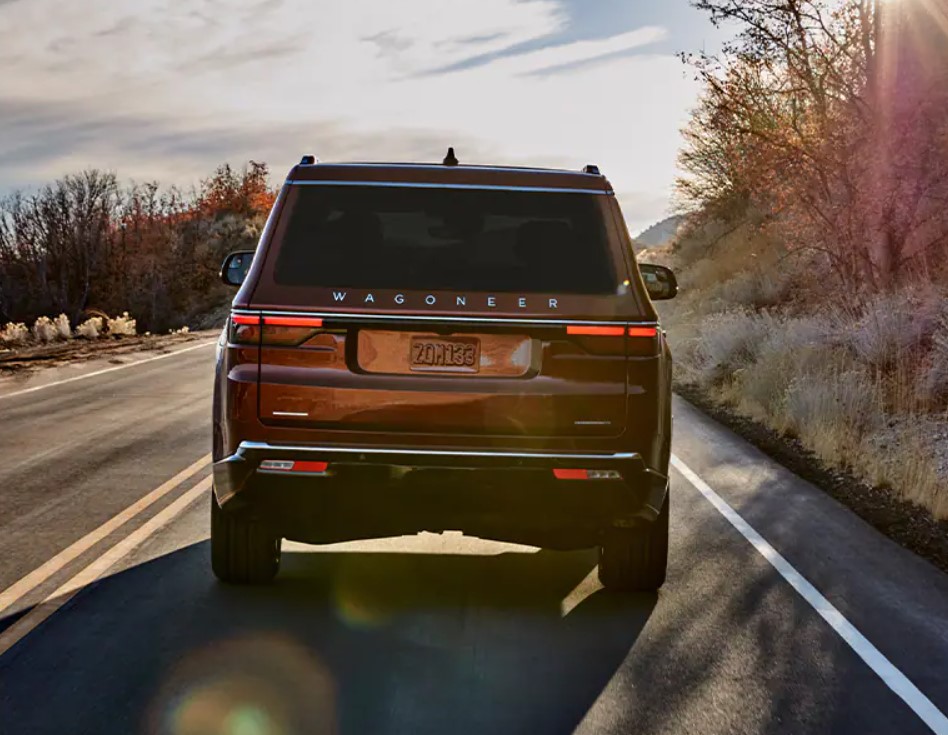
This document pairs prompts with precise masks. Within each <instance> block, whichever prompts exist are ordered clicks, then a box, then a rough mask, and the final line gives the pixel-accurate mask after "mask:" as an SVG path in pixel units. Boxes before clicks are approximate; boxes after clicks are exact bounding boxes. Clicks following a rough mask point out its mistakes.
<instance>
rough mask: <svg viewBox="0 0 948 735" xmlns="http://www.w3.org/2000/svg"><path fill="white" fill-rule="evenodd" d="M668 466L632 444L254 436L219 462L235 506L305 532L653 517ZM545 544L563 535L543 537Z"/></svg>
mask: <svg viewBox="0 0 948 735" xmlns="http://www.w3.org/2000/svg"><path fill="white" fill-rule="evenodd" d="M264 460H289V461H294V462H299V461H305V462H314V461H316V462H328V463H329V464H328V468H327V470H326V472H325V474H319V475H314V474H306V473H295V472H287V471H269V470H265V469H261V467H260V464H261V462H263V461H264ZM554 468H566V469H586V470H614V471H617V472H618V473H619V474H620V475H621V479H617V480H611V479H606V480H600V479H594V480H560V479H556V478H555V477H554V475H553V469H554ZM667 487H668V480H667V478H666V477H665V476H663V475H661V474H659V473H657V472H654V471H653V470H650V469H649V468H647V467H646V465H645V463H644V462H643V460H642V457H641V456H640V455H638V454H635V453H631V452H618V453H588V452H587V453H581V452H533V451H530V452H522V451H516V452H508V451H494V450H456V451H455V450H418V449H414V448H412V449H405V448H382V447H350V446H345V447H343V446H311V445H300V446H287V445H272V444H267V443H263V442H243V443H241V444H240V446H239V447H238V449H237V451H236V452H235V453H234V454H232V455H231V456H229V457H226V458H224V459H222V460H220V461H218V462H215V463H214V488H215V493H216V495H217V499H218V502H219V503H220V504H221V506H222V507H223V508H224V509H225V510H229V511H232V512H246V513H251V514H253V515H255V516H257V517H259V518H260V519H261V520H263V521H265V522H269V523H271V524H273V525H275V526H277V527H278V529H277V530H278V531H280V534H281V535H283V536H285V537H287V538H296V539H298V540H302V541H314V542H329V541H335V540H345V539H349V538H364V537H371V536H384V535H395V534H399V533H413V532H418V531H423V530H430V531H441V530H461V531H465V532H467V533H471V534H472V535H480V536H485V537H488V538H504V539H507V540H513V541H523V542H524V543H529V542H530V540H531V539H537V540H540V541H542V540H543V538H544V537H545V536H544V534H545V533H546V532H549V533H552V534H555V533H560V534H562V533H563V532H564V531H570V530H572V531H575V532H576V533H577V534H578V536H579V537H580V538H579V539H578V540H577V541H576V543H572V542H569V543H566V544H565V545H566V546H575V545H586V543H585V541H586V540H588V541H589V543H590V544H592V543H594V542H595V537H596V535H597V534H598V533H600V532H601V531H602V530H604V529H605V528H608V527H612V526H615V525H629V526H631V525H635V524H638V523H647V522H650V521H653V520H654V519H655V518H656V517H657V516H658V513H659V511H660V510H661V507H662V504H663V503H664V500H665V494H666V492H667ZM536 545H553V544H547V543H537V544H536Z"/></svg>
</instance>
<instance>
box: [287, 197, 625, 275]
mask: <svg viewBox="0 0 948 735" xmlns="http://www.w3.org/2000/svg"><path fill="white" fill-rule="evenodd" d="M600 198H601V196H600V195H595V194H573V193H548V192H531V191H505V190H489V189H451V188H415V187H398V186H332V185H319V186H302V185H297V186H294V187H293V191H292V193H291V195H290V198H289V199H288V201H287V206H286V209H285V210H284V214H283V217H284V218H288V220H287V221H286V223H285V227H281V229H282V231H283V238H282V241H281V242H279V243H276V246H277V249H278V254H277V261H276V268H275V275H274V278H275V281H276V282H277V283H278V284H281V285H287V286H323V287H326V286H348V287H353V288H379V289H383V288H394V289H430V290H437V289H446V290H469V291H515V292H534V293H545V292H552V293H581V294H605V293H613V292H615V290H616V285H617V280H616V274H615V272H614V269H613V266H612V260H611V257H610V253H609V244H608V239H607V233H606V228H605V226H604V222H603V217H604V213H605V212H607V211H608V210H607V209H606V208H604V207H602V206H601V202H600V201H598V200H599V199H600Z"/></svg>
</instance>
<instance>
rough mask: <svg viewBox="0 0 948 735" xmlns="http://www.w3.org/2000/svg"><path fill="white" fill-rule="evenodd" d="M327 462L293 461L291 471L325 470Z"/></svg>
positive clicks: (327, 465)
mask: <svg viewBox="0 0 948 735" xmlns="http://www.w3.org/2000/svg"><path fill="white" fill-rule="evenodd" d="M328 467H329V462H300V461H296V462H294V463H293V469H292V470H291V472H325V471H326V469H327V468H328Z"/></svg>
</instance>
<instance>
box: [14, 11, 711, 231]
mask: <svg viewBox="0 0 948 735" xmlns="http://www.w3.org/2000/svg"><path fill="white" fill-rule="evenodd" d="M721 34H722V32H721V31H718V30H716V29H715V28H713V27H712V25H711V23H710V22H709V21H708V19H707V18H706V17H705V16H704V15H703V14H702V13H700V12H699V11H697V10H695V9H693V8H691V7H690V6H689V5H688V3H687V0H397V1H396V0H0V194H2V193H9V192H10V191H12V190H14V189H27V190H28V189H30V188H31V187H36V186H38V185H41V184H43V183H45V182H48V181H51V180H53V179H55V178H57V177H59V176H61V175H63V174H66V173H70V172H75V171H79V170H81V169H83V168H87V167H95V168H101V169H108V170H114V171H115V172H116V173H117V174H118V175H119V177H120V178H122V179H125V180H136V181H145V180H152V179H155V180H158V181H160V182H162V183H165V184H177V185H182V186H188V185H191V184H194V183H197V182H198V181H199V180H200V179H201V178H202V177H204V176H207V175H208V174H210V173H211V172H212V171H213V169H214V168H215V167H216V166H217V165H218V164H220V163H223V162H225V161H226V162H230V163H232V164H235V165H240V164H242V163H243V162H246V161H247V160H250V159H253V160H258V161H266V162H267V163H268V164H270V166H271V170H272V171H273V174H274V182H275V183H276V182H279V181H281V180H282V178H283V176H284V175H285V171H286V170H288V169H289V168H290V167H291V166H292V165H293V164H294V163H295V162H297V161H298V160H299V157H300V156H301V155H303V154H304V153H312V154H314V155H316V156H317V157H318V158H319V159H320V160H324V161H342V160H355V161H360V160H361V161H372V160H376V161H377V160H384V161H440V160H441V158H442V157H443V156H444V153H445V151H446V149H447V146H448V145H453V146H454V147H455V150H456V152H457V155H458V158H459V159H460V160H461V161H462V162H465V163H488V164H490V163H499V164H506V165H536V166H555V167H560V166H562V167H566V168H581V167H582V166H583V165H584V164H586V163H595V164H597V165H599V167H600V168H601V170H602V171H603V173H605V174H606V176H608V177H609V179H610V180H611V181H612V184H613V186H614V188H615V190H616V194H617V196H618V197H619V201H620V203H621V205H622V208H623V211H624V212H625V216H626V219H627V220H628V223H629V227H630V229H631V230H632V231H633V232H638V231H639V230H641V229H644V228H645V227H647V226H648V225H650V224H652V223H654V222H655V221H657V220H659V219H661V218H662V217H664V216H666V215H667V214H669V212H670V195H671V191H672V185H673V182H674V178H675V175H676V164H675V158H676V152H677V149H678V147H679V144H680V134H679V130H680V128H681V126H682V125H683V124H684V123H685V121H686V120H687V115H688V110H689V109H690V108H691V107H692V106H693V105H694V104H695V101H696V96H697V91H698V90H697V86H696V83H695V82H694V80H693V78H692V74H691V73H690V72H689V71H688V69H687V67H685V66H684V65H683V64H682V63H681V61H680V60H679V59H678V58H677V57H676V55H675V54H676V52H678V51H697V50H700V49H702V48H704V49H708V50H713V49H714V48H716V47H717V46H719V45H720V43H721V41H722V40H723V38H722V36H721Z"/></svg>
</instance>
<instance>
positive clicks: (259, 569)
mask: <svg viewBox="0 0 948 735" xmlns="http://www.w3.org/2000/svg"><path fill="white" fill-rule="evenodd" d="M280 541H281V539H280V537H279V536H276V535H274V534H273V532H272V531H270V529H268V528H266V527H265V526H263V525H261V524H260V523H254V522H253V521H250V520H247V519H245V518H241V517H240V516H236V515H233V514H230V513H225V512H224V511H223V510H221V508H220V506H219V505H218V504H217V498H215V497H214V493H211V569H213V570H214V575H215V576H216V577H217V578H218V579H219V580H221V581H222V582H227V583H230V584H265V583H267V582H270V581H272V580H273V578H274V577H275V576H276V573H277V571H278V570H279V568H280Z"/></svg>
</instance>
